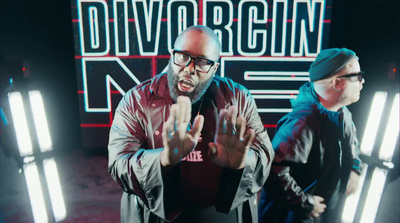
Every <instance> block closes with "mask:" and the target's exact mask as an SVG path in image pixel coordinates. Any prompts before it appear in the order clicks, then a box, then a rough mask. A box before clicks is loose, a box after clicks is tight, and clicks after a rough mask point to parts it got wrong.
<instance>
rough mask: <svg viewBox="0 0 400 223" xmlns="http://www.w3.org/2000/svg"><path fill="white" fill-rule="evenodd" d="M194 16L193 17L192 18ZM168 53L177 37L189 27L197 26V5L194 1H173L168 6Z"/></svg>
mask: <svg viewBox="0 0 400 223" xmlns="http://www.w3.org/2000/svg"><path fill="white" fill-rule="evenodd" d="M190 15H192V16H190ZM167 18H168V21H167V30H168V35H167V38H168V51H169V52H171V51H172V48H173V46H172V44H173V41H175V39H176V37H177V36H178V35H179V33H181V32H182V31H183V30H185V29H186V28H187V27H189V26H193V25H197V3H196V1H194V0H186V1H182V0H171V1H169V2H168V5H167Z"/></svg>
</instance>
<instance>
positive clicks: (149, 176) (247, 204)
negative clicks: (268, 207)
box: [108, 26, 274, 223]
mask: <svg viewBox="0 0 400 223" xmlns="http://www.w3.org/2000/svg"><path fill="white" fill-rule="evenodd" d="M220 51H221V46H220V43H219V40H218V37H217V36H216V35H215V33H214V32H213V31H212V30H211V29H209V28H207V27H205V26H192V27H189V28H188V29H186V30H184V31H183V32H182V33H181V34H179V36H178V37H177V39H176V41H175V44H174V50H173V51H172V52H171V58H170V61H169V64H168V69H167V72H166V73H161V74H159V75H157V76H155V77H154V78H152V79H150V80H147V81H145V82H143V83H142V84H140V85H138V86H136V87H134V88H133V89H132V90H130V91H128V92H127V93H126V94H125V96H124V98H123V99H122V100H121V102H120V104H119V106H118V108H117V109H116V112H115V117H114V121H113V125H112V127H111V130H110V141H109V147H108V149H109V172H110V173H111V175H112V177H113V179H114V180H115V181H116V182H117V183H118V184H119V186H120V187H121V188H122V189H123V191H124V192H123V196H122V201H121V222H170V221H172V222H191V223H196V222H208V223H210V222H211V223H212V222H218V223H220V222H257V192H258V191H259V190H260V189H261V187H262V186H263V184H264V182H265V180H266V178H267V177H268V174H269V171H270V167H271V162H272V159H273V157H274V152H273V149H272V145H271V142H270V140H269V137H268V135H267V132H266V131H265V130H264V127H263V124H262V122H261V119H260V117H259V115H258V113H257V107H256V104H255V101H254V99H253V98H252V97H251V94H250V93H249V91H248V90H247V89H246V88H244V87H243V86H241V85H239V84H237V83H235V82H233V81H232V80H230V79H228V78H222V77H220V76H216V75H215V72H216V71H217V69H218V66H219V63H218V59H219V56H220Z"/></svg>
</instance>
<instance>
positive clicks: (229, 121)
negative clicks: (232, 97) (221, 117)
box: [226, 106, 236, 136]
mask: <svg viewBox="0 0 400 223" xmlns="http://www.w3.org/2000/svg"><path fill="white" fill-rule="evenodd" d="M233 113H234V107H232V106H231V107H229V109H228V113H227V115H226V134H228V135H229V136H231V135H233V134H234V131H233V125H234V122H236V116H233Z"/></svg>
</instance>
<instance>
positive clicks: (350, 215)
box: [342, 91, 387, 223]
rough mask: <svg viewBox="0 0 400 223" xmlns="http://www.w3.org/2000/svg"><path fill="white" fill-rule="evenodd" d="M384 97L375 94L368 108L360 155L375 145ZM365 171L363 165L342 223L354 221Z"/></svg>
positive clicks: (348, 199)
mask: <svg viewBox="0 0 400 223" xmlns="http://www.w3.org/2000/svg"><path fill="white" fill-rule="evenodd" d="M386 96H387V93H386V92H382V91H378V92H375V95H374V98H373V100H372V104H371V108H370V113H369V116H368V121H367V126H366V128H365V132H364V136H363V139H362V142H361V147H360V150H361V153H363V154H366V155H371V152H372V148H373V145H374V143H375V138H376V133H377V131H378V126H379V123H380V121H381V116H382V112H383V108H384V105H385V102H386ZM367 169H368V167H367V166H366V165H364V168H363V172H362V173H361V175H360V179H359V184H358V188H357V190H356V191H355V193H354V194H351V195H349V196H347V198H346V201H345V204H344V208H343V213H342V223H352V222H353V221H354V217H355V214H356V210H357V205H358V202H359V200H360V194H361V190H362V186H363V185H364V180H365V174H366V172H367Z"/></svg>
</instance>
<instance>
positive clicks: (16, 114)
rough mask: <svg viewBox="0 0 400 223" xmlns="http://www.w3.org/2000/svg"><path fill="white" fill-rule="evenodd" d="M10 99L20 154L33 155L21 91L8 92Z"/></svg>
mask: <svg viewBox="0 0 400 223" xmlns="http://www.w3.org/2000/svg"><path fill="white" fill-rule="evenodd" d="M8 101H9V103H10V110H11V116H12V120H13V123H14V128H15V134H16V136H17V143H18V148H19V153H20V155H21V156H22V157H23V156H29V155H33V149H32V141H31V136H30V134H29V128H28V123H27V121H26V115H25V109H24V103H23V102H22V96H21V93H20V92H11V93H8Z"/></svg>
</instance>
